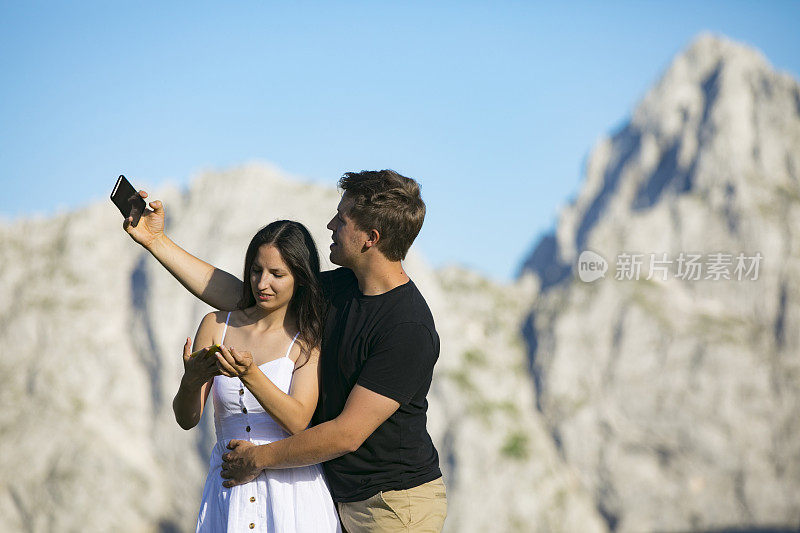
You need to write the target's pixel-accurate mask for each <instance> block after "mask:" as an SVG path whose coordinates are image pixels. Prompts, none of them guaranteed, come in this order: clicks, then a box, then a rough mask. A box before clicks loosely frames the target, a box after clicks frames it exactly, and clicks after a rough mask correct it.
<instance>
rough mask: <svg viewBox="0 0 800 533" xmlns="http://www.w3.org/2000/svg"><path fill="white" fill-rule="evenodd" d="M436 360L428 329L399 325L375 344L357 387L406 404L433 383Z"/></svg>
mask: <svg viewBox="0 0 800 533" xmlns="http://www.w3.org/2000/svg"><path fill="white" fill-rule="evenodd" d="M437 357H438V353H437V351H436V346H435V344H434V339H433V336H432V334H431V332H430V330H429V329H428V328H427V327H425V326H424V325H422V324H419V323H413V322H409V323H403V324H399V325H397V326H395V327H394V328H392V329H391V330H390V331H389V332H387V333H386V335H384V336H383V337H382V338H381V339H380V340H379V341H378V342H376V345H375V347H374V348H373V349H372V350H371V353H370V355H369V357H368V358H367V360H366V361H365V362H364V366H363V367H362V369H361V374H360V375H359V377H358V381H357V383H358V384H359V385H361V386H362V387H366V388H367V389H369V390H371V391H373V392H377V393H378V394H380V395H383V396H386V397H388V398H391V399H393V400H395V401H397V402H399V403H401V404H405V403H408V402H410V401H411V399H412V398H413V397H414V395H415V394H416V393H417V391H418V390H419V389H420V387H422V386H423V385H424V384H426V383H429V382H430V379H431V376H432V374H433V365H434V363H436V359H437Z"/></svg>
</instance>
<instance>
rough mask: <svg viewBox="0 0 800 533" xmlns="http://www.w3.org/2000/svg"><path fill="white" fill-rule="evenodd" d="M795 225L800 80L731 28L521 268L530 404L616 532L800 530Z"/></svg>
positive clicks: (593, 164)
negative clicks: (529, 282)
mask: <svg viewBox="0 0 800 533" xmlns="http://www.w3.org/2000/svg"><path fill="white" fill-rule="evenodd" d="M798 223H800V84H798V82H797V80H795V79H793V78H792V77H791V76H789V75H787V74H783V73H780V72H776V71H775V69H773V68H772V67H771V66H770V65H769V63H768V62H767V61H766V59H765V58H764V57H763V56H762V55H761V54H760V53H759V52H757V51H755V50H753V49H751V48H748V47H746V46H743V45H740V44H738V43H734V42H731V41H729V40H727V39H725V38H721V37H717V36H712V35H704V36H701V37H699V38H698V39H696V40H695V41H694V42H693V43H692V44H691V45H690V46H689V47H688V48H687V49H686V50H685V51H684V52H682V53H681V54H679V55H678V56H677V57H676V58H675V59H674V61H673V62H672V64H671V65H670V66H669V68H668V69H667V70H666V72H665V73H664V75H663V77H662V78H661V79H660V80H659V81H658V82H657V84H656V85H655V86H654V87H653V88H652V89H651V90H650V91H649V92H648V93H647V94H646V96H645V97H644V98H643V100H642V101H641V102H640V103H639V104H638V106H637V107H636V108H635V110H634V112H633V114H632V116H631V118H630V120H629V121H628V122H627V123H626V124H625V125H624V126H623V127H622V128H620V129H619V130H618V131H616V132H614V133H613V134H612V135H611V136H609V137H608V138H605V139H602V140H601V141H600V142H599V143H598V144H597V146H596V147H595V148H594V150H593V151H592V153H591V156H590V157H589V159H588V162H587V165H586V178H585V183H584V184H583V186H582V188H581V190H580V192H579V194H578V195H577V197H576V199H575V200H574V201H573V202H572V203H571V204H570V205H569V206H568V207H567V208H565V209H564V210H563V212H562V213H561V215H560V218H559V221H558V223H557V226H556V228H555V230H554V231H553V232H552V233H551V234H549V235H546V236H544V237H543V238H542V239H541V240H540V241H539V243H538V244H537V246H536V247H535V248H534V250H533V252H532V253H531V255H530V256H529V258H528V259H527V261H526V262H525V264H524V266H523V269H522V271H523V272H525V273H530V274H533V276H534V278H535V279H536V280H537V284H538V286H539V287H540V292H538V293H537V294H536V297H535V298H534V300H533V302H534V303H533V306H532V308H531V309H530V312H529V315H528V318H527V319H526V323H525V326H524V331H525V338H526V344H527V352H528V359H529V364H530V369H531V373H532V375H533V376H534V380H535V385H536V389H535V390H536V403H537V407H538V410H539V411H540V413H541V414H542V415H543V416H544V418H545V421H546V424H547V427H548V430H549V431H550V433H551V435H552V438H553V441H554V442H555V443H556V445H557V448H558V451H559V454H560V455H561V457H562V458H563V459H564V460H565V462H566V463H567V464H569V465H570V466H571V467H573V468H575V469H576V470H577V472H579V475H580V480H581V484H582V485H583V486H584V487H586V488H587V489H588V490H589V491H590V493H591V495H592V498H593V500H594V501H595V502H596V505H597V508H598V509H599V510H600V512H601V513H602V515H603V517H604V519H605V521H606V523H607V525H608V527H609V528H610V529H613V530H617V531H697V530H722V529H726V530H727V528H735V529H736V530H737V531H739V530H762V529H763V530H767V529H769V530H787V531H789V530H791V531H794V530H796V528H797V527H798V526H800V416H798V414H800V351H799V349H800V345H799V344H800V337H799V336H798V328H797V327H796V324H797V323H798V319H800V261H799V260H798V259H799V258H800V231H798V229H796V228H800V225H797V224H798ZM585 251H590V253H589V254H583V255H582V252H585ZM740 254H741V256H740ZM637 265H638V266H637ZM756 267H757V270H756ZM604 268H607V271H606V272H605V274H604V275H603V269H604ZM637 269H639V270H637ZM597 276H600V277H599V278H597ZM726 278H729V279H726Z"/></svg>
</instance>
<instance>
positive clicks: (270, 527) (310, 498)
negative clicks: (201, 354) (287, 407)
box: [196, 313, 341, 533]
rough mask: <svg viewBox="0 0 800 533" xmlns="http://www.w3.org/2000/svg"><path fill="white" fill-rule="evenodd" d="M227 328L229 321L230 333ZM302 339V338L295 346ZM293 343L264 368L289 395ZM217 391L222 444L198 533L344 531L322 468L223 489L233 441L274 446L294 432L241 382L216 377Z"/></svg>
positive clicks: (273, 473)
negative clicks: (227, 454) (225, 462)
mask: <svg viewBox="0 0 800 533" xmlns="http://www.w3.org/2000/svg"><path fill="white" fill-rule="evenodd" d="M228 319H230V313H229V314H228ZM227 327H228V320H226V321H225V332H227ZM225 332H223V335H222V339H223V342H224V340H225ZM296 339H297V335H295V338H294V339H293V340H292V345H293V344H294V341H295V340H296ZM292 345H290V346H289V349H288V350H287V351H286V355H285V356H284V357H281V358H280V359H275V360H273V361H268V362H266V363H264V364H261V365H259V368H260V369H261V371H262V372H264V374H265V375H266V376H267V377H268V378H269V379H270V380H271V381H272V382H273V383H274V384H275V385H276V386H277V387H278V388H280V389H281V390H282V391H283V392H285V393H287V394H288V393H289V387H290V385H291V383H292V374H293V372H294V362H293V361H292V360H291V359H289V357H288V356H289V353H290V352H291V348H292ZM211 393H212V398H213V402H214V427H215V429H216V434H217V443H216V445H215V446H214V448H213V450H212V452H211V460H210V461H209V471H208V477H207V478H206V483H205V487H204V488H203V498H202V501H201V503H200V512H199V514H198V517H197V530H196V531H198V532H215V533H216V532H222V531H248V532H249V531H258V532H263V533H267V532H269V533H272V532H276V533H290V532H303V533H305V532H308V533H325V532H337V533H338V532H341V527H340V525H339V517H338V515H337V513H336V510H335V508H334V505H333V501H332V499H331V495H330V491H329V490H328V486H327V483H326V482H325V477H324V475H323V472H322V466H321V465H318V464H317V465H311V466H304V467H299V468H285V469H279V470H277V469H276V470H265V471H263V472H261V474H260V475H259V476H258V477H257V478H255V479H254V480H253V481H251V482H249V483H246V484H244V485H237V486H235V487H231V488H225V487H223V486H222V482H223V481H224V479H223V478H222V477H221V476H220V473H221V472H222V454H224V453H225V452H227V451H229V450H228V449H227V445H228V442H229V441H230V440H231V439H239V440H246V441H249V442H252V443H253V444H268V443H270V442H275V441H276V440H280V439H284V438H286V437H288V436H289V434H288V433H287V432H286V431H285V430H284V429H283V428H282V427H280V425H278V423H277V422H276V421H275V420H274V419H273V418H272V417H271V416H270V415H269V414H267V413H266V412H265V411H264V408H263V407H261V404H259V403H258V400H256V398H255V397H254V396H253V395H252V393H251V392H250V391H249V390H247V389H245V387H244V386H243V385H242V382H241V380H239V378H229V377H226V376H215V377H214V383H213V385H212V387H211Z"/></svg>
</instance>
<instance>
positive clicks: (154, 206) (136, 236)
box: [122, 191, 164, 248]
mask: <svg viewBox="0 0 800 533" xmlns="http://www.w3.org/2000/svg"><path fill="white" fill-rule="evenodd" d="M139 196H141V197H142V198H147V193H146V192H144V191H139ZM131 222H133V219H132V218H131V217H128V218H126V219H125V222H123V223H122V228H123V229H124V230H125V231H126V232H127V233H128V235H130V236H131V238H132V239H133V240H134V241H136V242H138V243H139V244H141V245H142V246H144V247H145V248H149V247H150V245H151V244H153V241H155V240H156V239H158V238H161V237H163V236H164V206H163V204H162V203H161V201H159V200H155V201H153V202H150V209H146V208H145V210H144V213H142V218H141V219H140V220H139V223H138V224H137V225H136V227H133V225H132V224H131Z"/></svg>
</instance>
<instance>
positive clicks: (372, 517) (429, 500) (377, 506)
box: [336, 478, 447, 533]
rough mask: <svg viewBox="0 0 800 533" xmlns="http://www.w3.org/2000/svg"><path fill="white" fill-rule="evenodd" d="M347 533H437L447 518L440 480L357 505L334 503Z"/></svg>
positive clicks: (396, 491)
mask: <svg viewBox="0 0 800 533" xmlns="http://www.w3.org/2000/svg"><path fill="white" fill-rule="evenodd" d="M336 505H337V507H338V508H339V518H341V520H342V526H343V528H344V529H345V530H346V531H347V533H362V532H363V533H373V532H379V531H380V532H394V531H413V532H415V533H416V532H420V533H421V532H431V533H439V532H440V531H441V530H442V527H443V526H444V519H445V517H446V516H447V495H446V494H445V489H444V482H443V481H442V478H439V479H434V480H433V481H429V482H428V483H423V484H422V485H420V486H418V487H414V488H413V489H406V490H387V491H384V492H379V493H378V494H376V495H375V496H373V497H372V498H368V499H366V500H363V501H360V502H345V503H337V504H336Z"/></svg>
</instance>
